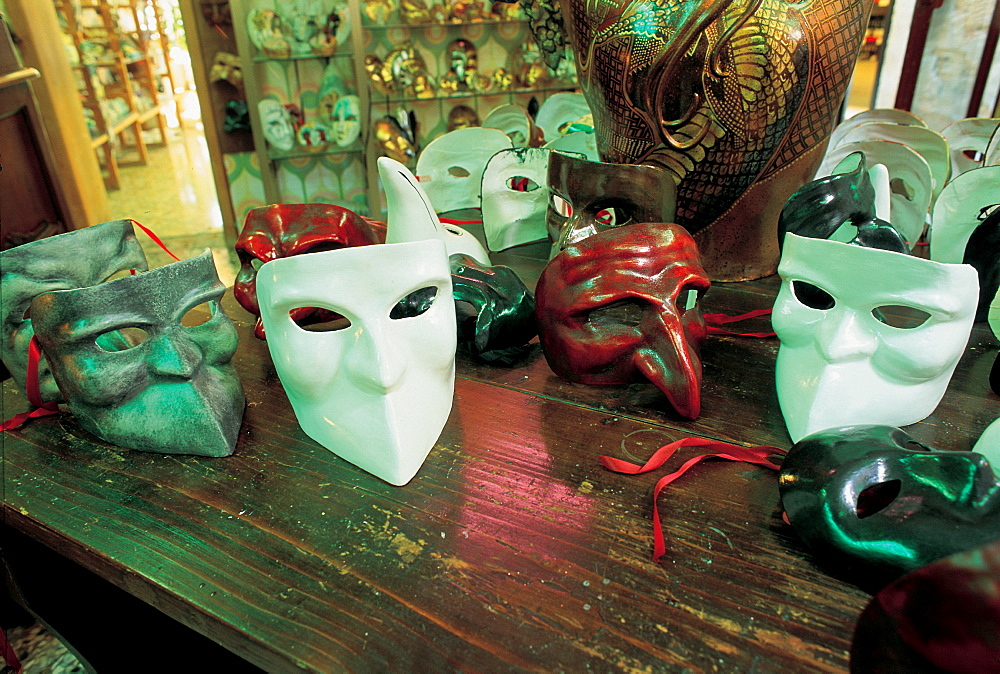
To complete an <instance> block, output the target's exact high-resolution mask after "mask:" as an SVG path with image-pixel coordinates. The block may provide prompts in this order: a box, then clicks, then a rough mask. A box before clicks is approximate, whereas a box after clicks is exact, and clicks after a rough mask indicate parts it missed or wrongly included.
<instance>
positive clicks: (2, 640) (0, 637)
mask: <svg viewBox="0 0 1000 674" xmlns="http://www.w3.org/2000/svg"><path fill="white" fill-rule="evenodd" d="M0 655H2V656H3V659H4V660H6V661H7V666H8V667H10V668H11V670H13V672H14V674H21V671H22V667H21V661H20V660H18V659H17V653H15V652H14V647H13V646H11V645H10V641H8V640H7V635H6V634H5V633H4V631H3V628H0Z"/></svg>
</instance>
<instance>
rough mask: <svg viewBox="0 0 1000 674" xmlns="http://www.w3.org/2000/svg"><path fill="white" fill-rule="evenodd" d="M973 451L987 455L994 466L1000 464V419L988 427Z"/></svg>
mask: <svg viewBox="0 0 1000 674" xmlns="http://www.w3.org/2000/svg"><path fill="white" fill-rule="evenodd" d="M972 451H974V452H976V453H977V454H982V455H983V456H985V457H986V458H987V459H988V460H989V462H990V463H991V464H992V465H994V466H1000V419H997V420H995V421H994V422H993V423H992V424H990V425H989V426H987V427H986V430H985V431H983V434H982V435H980V436H979V439H978V440H976V444H975V446H974V447H973V448H972Z"/></svg>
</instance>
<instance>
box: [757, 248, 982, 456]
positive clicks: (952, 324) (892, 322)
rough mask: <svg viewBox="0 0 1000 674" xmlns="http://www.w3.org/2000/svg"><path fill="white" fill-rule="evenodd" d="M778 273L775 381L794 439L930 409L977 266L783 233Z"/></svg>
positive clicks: (966, 311) (974, 286) (945, 377)
mask: <svg viewBox="0 0 1000 674" xmlns="http://www.w3.org/2000/svg"><path fill="white" fill-rule="evenodd" d="M778 273H779V274H780V276H781V279H782V284H781V290H780V292H779V293H778V297H777V299H776V300H775V303H774V313H773V315H772V318H771V321H772V324H773V326H774V330H775V332H776V333H777V334H778V338H779V339H780V340H781V347H780V348H779V349H778V360H777V366H776V382H777V389H778V401H779V403H780V405H781V412H782V414H783V415H784V417H785V425H786V426H787V427H788V433H789V435H791V438H792V441H793V442H798V441H799V439H801V438H803V437H805V436H806V435H809V434H811V433H814V432H816V431H821V430H824V429H827V428H832V427H834V426H847V425H854V424H885V425H889V426H905V425H908V424H912V423H916V422H918V421H920V420H921V419H924V418H925V417H927V416H928V415H929V414H930V413H931V412H933V411H934V408H935V407H937V405H938V403H939V402H940V401H941V398H942V397H943V396H944V393H945V389H947V387H948V382H949V381H951V375H952V373H953V372H954V371H955V366H956V365H957V364H958V361H959V358H961V356H962V353H963V351H964V350H965V346H966V344H967V343H968V340H969V334H970V332H971V330H972V323H973V320H974V318H975V313H976V303H977V299H978V295H979V279H978V276H977V274H976V270H975V269H974V268H973V267H972V266H970V265H967V264H943V263H939V262H932V261H930V260H925V259H921V258H917V257H913V256H911V255H904V254H901V253H895V252H892V251H886V250H879V249H874V248H863V247H860V246H853V245H849V244H845V243H839V242H837V241H829V240H824V239H812V238H804V237H800V236H796V235H795V234H786V235H785V241H784V248H783V250H782V255H781V263H780V265H779V267H778Z"/></svg>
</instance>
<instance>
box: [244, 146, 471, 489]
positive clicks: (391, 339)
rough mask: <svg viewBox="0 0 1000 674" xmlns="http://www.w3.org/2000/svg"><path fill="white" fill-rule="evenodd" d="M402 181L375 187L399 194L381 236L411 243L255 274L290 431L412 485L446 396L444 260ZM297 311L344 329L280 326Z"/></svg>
mask: <svg viewBox="0 0 1000 674" xmlns="http://www.w3.org/2000/svg"><path fill="white" fill-rule="evenodd" d="M394 164H395V163H394ZM404 170H405V169H404ZM407 173H408V172H407ZM408 177H409V180H385V175H384V176H383V178H384V179H383V183H384V184H385V185H386V189H387V190H399V191H401V193H399V194H390V195H389V203H390V208H397V209H401V210H402V211H403V212H402V213H396V214H395V215H396V216H401V217H394V218H391V219H390V224H389V227H390V229H392V226H393V223H392V220H402V221H405V222H406V223H407V225H408V227H407V228H406V229H407V232H408V234H409V236H410V240H408V241H400V237H399V236H398V232H397V233H394V232H389V238H390V240H391V241H394V242H393V243H386V244H383V245H376V246H360V247H355V248H342V249H338V250H333V251H327V252H321V253H309V254H306V255H297V256H292V257H285V258H279V259H277V260H273V261H271V262H268V263H266V264H264V265H263V266H262V267H261V268H260V271H259V272H258V275H257V298H258V301H259V303H260V310H261V319H262V320H263V322H264V330H265V332H266V333H267V345H268V348H269V349H270V351H271V358H272V360H273V361H274V367H275V370H276V371H277V373H278V377H279V378H280V379H281V383H282V385H283V386H284V388H285V392H286V393H287V394H288V399H289V401H290V402H291V404H292V409H293V410H294V411H295V416H296V418H297V419H298V421H299V425H300V426H301V427H302V429H303V430H304V431H305V432H306V434H307V435H308V436H309V437H311V438H312V439H313V440H315V441H316V442H318V443H319V444H321V445H323V446H324V447H326V448H327V449H329V450H331V451H332V452H334V453H335V454H337V455H338V456H340V457H341V458H343V459H346V460H347V461H350V462H351V463H353V464H355V465H357V466H358V467H360V468H362V469H364V470H366V471H368V472H370V473H372V474H374V475H376V476H377V477H379V478H381V479H383V480H385V481H386V482H389V483H390V484H394V485H403V484H406V483H407V482H409V481H410V479H411V478H412V477H413V476H414V475H415V474H416V472H417V471H418V470H419V468H420V466H421V465H422V464H423V462H424V459H425V458H426V457H427V454H428V453H429V452H430V450H431V448H432V447H433V446H434V443H435V441H436V440H437V439H438V436H439V435H440V434H441V430H442V429H443V428H444V424H445V422H446V421H447V420H448V415H449V413H450V412H451V404H452V397H453V392H454V385H455V347H456V334H457V333H456V325H455V303H454V300H453V298H452V286H451V271H450V267H449V264H448V255H447V252H446V249H445V244H444V242H443V241H441V240H440V238H438V237H437V235H436V234H435V232H436V229H435V223H433V222H430V220H429V219H428V218H429V216H428V212H429V213H430V214H431V215H433V209H432V208H431V207H430V206H429V202H427V200H426V196H425V195H423V193H422V191H421V190H420V188H419V186H418V185H417V182H416V180H415V179H413V178H412V175H409V176H408ZM421 219H428V220H427V222H424V223H423V226H417V225H418V224H419V223H418V222H415V221H419V220H421ZM421 239H422V240H421ZM300 307H320V308H323V309H326V310H328V311H331V312H334V313H335V314H337V315H339V316H340V317H341V318H339V319H336V320H334V321H332V322H330V323H328V324H324V325H323V326H318V327H320V328H322V331H317V329H316V327H314V326H308V327H306V328H303V327H300V326H298V325H296V324H295V322H294V321H293V320H292V319H291V318H290V317H289V312H291V311H292V310H294V309H298V308H300Z"/></svg>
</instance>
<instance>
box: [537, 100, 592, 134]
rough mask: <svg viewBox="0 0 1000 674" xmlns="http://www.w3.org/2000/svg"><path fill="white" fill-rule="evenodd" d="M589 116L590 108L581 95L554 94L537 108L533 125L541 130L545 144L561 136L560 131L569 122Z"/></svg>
mask: <svg viewBox="0 0 1000 674" xmlns="http://www.w3.org/2000/svg"><path fill="white" fill-rule="evenodd" d="M589 114H590V107H589V106H588V105H587V99H586V98H584V97H583V94H573V93H567V92H560V93H555V94H552V95H551V96H549V97H548V98H546V99H545V102H544V103H542V106H541V107H540V108H538V115H536V117H535V123H536V124H537V125H538V128H540V129H541V130H542V133H543V135H544V137H545V140H546V142H549V141H553V140H555V139H556V138H558V137H559V136H561V135H563V131H562V129H563V128H565V127H566V126H567V125H568V124H570V123H571V122H575V121H576V120H578V119H580V118H581V117H586V116H587V115H589Z"/></svg>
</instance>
